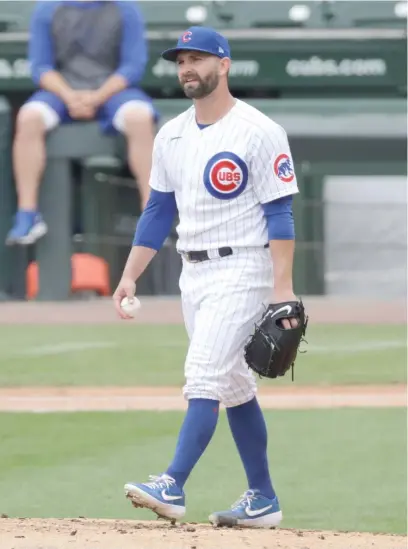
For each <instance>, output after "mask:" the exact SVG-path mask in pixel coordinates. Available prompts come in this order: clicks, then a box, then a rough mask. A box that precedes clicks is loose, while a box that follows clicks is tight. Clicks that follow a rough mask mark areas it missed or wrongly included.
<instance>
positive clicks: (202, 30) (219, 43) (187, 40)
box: [161, 27, 231, 62]
mask: <svg viewBox="0 0 408 549" xmlns="http://www.w3.org/2000/svg"><path fill="white" fill-rule="evenodd" d="M183 50H193V51H202V52H204V53H210V54H211V55H216V56H217V57H220V58H223V57H229V58H231V51H230V47H229V44H228V40H227V39H226V38H225V37H224V36H222V34H220V33H218V32H217V31H215V30H214V29H212V28H210V27H190V28H189V29H187V30H186V31H185V32H183V34H182V35H181V36H180V38H179V39H178V42H177V46H176V47H175V48H170V49H168V50H165V51H164V52H163V53H162V54H161V56H162V57H163V59H166V60H167V61H173V62H175V61H176V59H177V54H178V53H179V52H180V51H183Z"/></svg>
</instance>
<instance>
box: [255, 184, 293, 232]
mask: <svg viewBox="0 0 408 549" xmlns="http://www.w3.org/2000/svg"><path fill="white" fill-rule="evenodd" d="M292 203H293V195H289V196H284V197H282V198H278V199H277V200H272V201H271V202H267V203H266V204H262V208H263V210H264V214H265V217H266V219H267V224H268V239H269V240H294V239H295V222H294V219H293V211H292Z"/></svg>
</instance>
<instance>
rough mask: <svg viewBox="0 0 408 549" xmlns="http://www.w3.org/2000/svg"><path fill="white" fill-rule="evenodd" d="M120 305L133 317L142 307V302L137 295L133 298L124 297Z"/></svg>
mask: <svg viewBox="0 0 408 549" xmlns="http://www.w3.org/2000/svg"><path fill="white" fill-rule="evenodd" d="M120 306H121V308H122V309H123V310H124V311H125V313H126V314H128V315H129V316H131V317H134V316H135V314H136V311H137V310H138V309H140V307H141V303H140V301H139V300H138V299H137V297H135V296H133V297H131V298H129V297H124V298H123V299H122V301H121V302H120Z"/></svg>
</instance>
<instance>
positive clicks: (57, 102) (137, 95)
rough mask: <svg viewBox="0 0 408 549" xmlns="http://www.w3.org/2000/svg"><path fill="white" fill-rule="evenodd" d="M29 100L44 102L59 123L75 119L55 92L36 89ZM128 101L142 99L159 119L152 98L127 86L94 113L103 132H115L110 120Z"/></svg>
mask: <svg viewBox="0 0 408 549" xmlns="http://www.w3.org/2000/svg"><path fill="white" fill-rule="evenodd" d="M31 101H41V102H42V103H46V104H47V105H48V106H49V107H51V108H52V109H53V110H54V111H55V112H56V113H57V114H58V116H59V118H60V121H61V124H66V123H69V122H75V120H72V118H71V117H70V115H69V113H68V109H67V107H66V106H65V104H64V102H63V101H62V100H61V99H60V98H59V97H58V96H56V95H55V94H53V93H51V92H49V91H45V90H38V91H36V92H35V93H34V94H33V95H32V96H31V97H30V98H29V99H28V101H27V102H26V104H27V103H30V102H31ZM129 101H143V102H145V103H147V104H148V105H150V106H151V108H152V115H153V117H154V122H155V123H157V122H158V120H159V113H158V112H157V110H156V109H155V108H154V106H153V103H152V100H151V99H150V97H149V96H148V95H147V94H146V93H144V91H142V90H140V89H138V88H129V89H127V90H123V91H121V92H119V93H117V94H115V95H112V97H111V98H110V99H108V101H106V103H104V104H103V105H101V106H100V107H99V109H98V111H97V113H96V117H95V119H96V120H98V122H99V123H100V125H101V129H102V131H103V132H105V133H117V130H116V129H115V128H114V127H113V125H112V121H113V118H114V116H115V114H116V112H117V111H118V109H119V107H121V106H122V105H124V104H125V103H128V102H129Z"/></svg>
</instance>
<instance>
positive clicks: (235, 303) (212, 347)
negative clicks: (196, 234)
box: [180, 248, 273, 407]
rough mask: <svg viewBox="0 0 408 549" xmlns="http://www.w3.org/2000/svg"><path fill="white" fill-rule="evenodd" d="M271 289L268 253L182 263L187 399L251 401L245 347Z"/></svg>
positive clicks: (226, 402) (244, 252)
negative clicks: (186, 340) (188, 343)
mask: <svg viewBox="0 0 408 549" xmlns="http://www.w3.org/2000/svg"><path fill="white" fill-rule="evenodd" d="M272 284H273V279H272V261H271V256H270V252H269V249H264V248H262V249H243V250H239V251H238V252H236V253H234V255H231V256H228V257H224V258H217V259H211V260H209V261H203V262H201V263H189V262H188V261H186V260H185V259H183V269H182V273H181V277H180V289H181V297H182V306H183V314H184V321H185V325H186V329H187V333H188V336H189V338H190V345H189V349H188V353H187V357H186V361H185V378H186V383H185V386H184V389H183V393H184V396H185V398H186V399H190V398H208V399H214V400H219V401H220V402H221V403H222V404H224V406H226V407H229V406H238V405H239V404H244V403H245V402H248V401H250V400H251V399H252V398H253V397H254V396H255V393H256V382H255V377H254V375H253V373H252V371H251V370H249V368H248V366H247V364H246V362H245V360H244V355H243V352H244V345H245V343H246V341H247V340H248V337H249V336H250V334H251V333H253V330H254V324H255V322H257V321H258V320H259V319H260V318H261V316H262V314H263V312H264V311H265V308H266V307H267V305H268V304H269V302H270V299H271V294H272Z"/></svg>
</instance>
